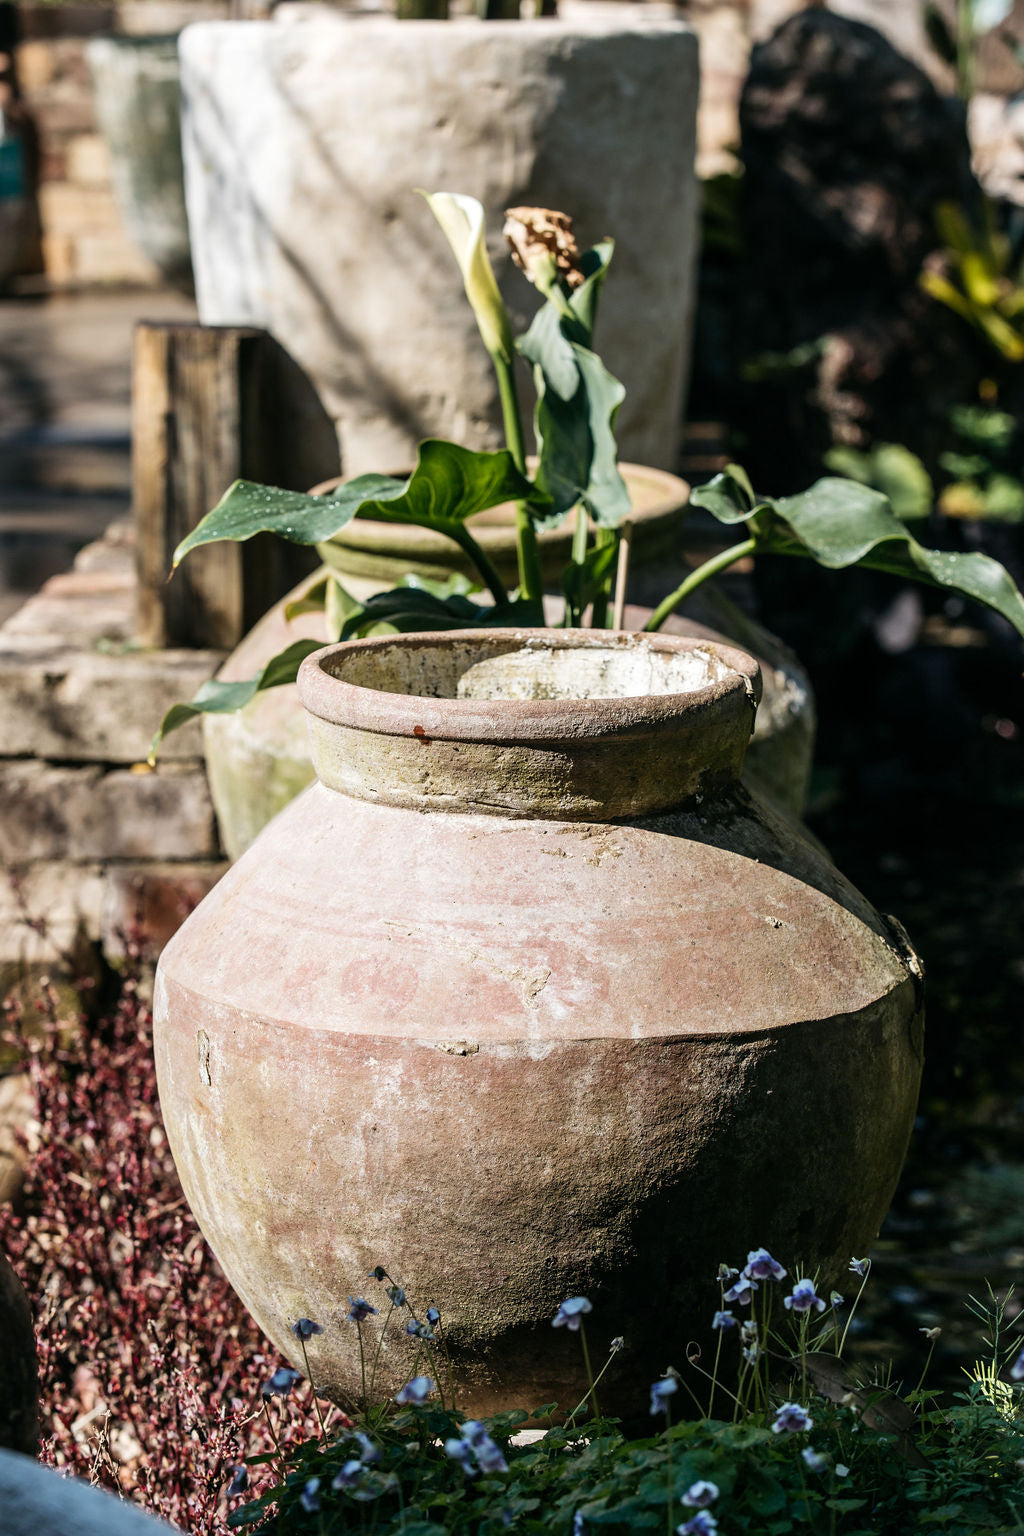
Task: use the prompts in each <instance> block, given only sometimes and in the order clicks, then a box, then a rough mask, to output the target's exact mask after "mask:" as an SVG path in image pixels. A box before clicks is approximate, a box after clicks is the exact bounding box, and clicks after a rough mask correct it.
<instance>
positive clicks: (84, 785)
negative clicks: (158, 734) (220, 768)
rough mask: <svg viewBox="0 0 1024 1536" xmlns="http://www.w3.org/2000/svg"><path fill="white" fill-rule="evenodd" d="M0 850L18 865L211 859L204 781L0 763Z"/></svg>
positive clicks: (181, 769)
mask: <svg viewBox="0 0 1024 1536" xmlns="http://www.w3.org/2000/svg"><path fill="white" fill-rule="evenodd" d="M0 847H2V848H3V849H4V853H5V857H6V858H7V859H8V860H10V861H11V862H12V863H19V864H20V863H29V862H33V861H37V860H44V859H45V860H54V859H70V860H72V861H76V862H77V861H83V862H84V861H89V860H107V859H151V858H152V859H175V858H179V859H206V858H215V857H216V855H217V852H218V845H217V832H216V825H215V822H214V815H213V805H212V803H211V800H210V792H209V789H208V788H207V783H206V774H205V773H204V772H203V770H202V768H201V767H198V766H197V767H192V766H190V765H188V764H183V763H169V764H166V765H165V766H164V767H163V768H162V769H161V771H160V772H159V773H157V772H132V771H130V770H127V771H126V770H125V769H114V770H112V771H109V772H108V771H106V770H104V769H103V768H102V767H100V766H99V764H96V765H95V766H90V767H86V768H82V767H75V768H70V767H65V766H63V765H58V764H52V763H44V762H39V761H25V760H23V759H13V760H9V761H7V762H6V763H4V762H0Z"/></svg>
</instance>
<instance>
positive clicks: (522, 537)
mask: <svg viewBox="0 0 1024 1536" xmlns="http://www.w3.org/2000/svg"><path fill="white" fill-rule="evenodd" d="M491 360H492V362H493V363H494V371H495V373H496V374H497V376H498V393H499V395H500V396H501V415H502V420H503V421H504V423H505V442H506V444H507V446H508V451H509V453H510V454H511V455H512V460H513V463H514V464H515V466H516V468H517V469H518V471H519V473H520V474H521V475H525V474H526V440H525V438H524V437H523V423H522V418H521V417H520V415H519V400H518V398H517V397H516V381H515V376H514V374H513V372H512V363H511V360H510V359H509V358H507V357H503V356H502V355H501V354H500V353H498V352H492V353H491ZM516 542H517V545H518V552H519V591H520V596H521V597H525V598H526V599H527V600H528V601H533V602H538V603H539V602H540V601H541V599H542V598H543V596H544V577H543V574H542V572H541V565H540V550H539V548H538V546H537V530H536V528H534V526H533V519H532V518H531V516H530V509H529V508H528V507H527V505H526V502H525V501H517V502H516Z"/></svg>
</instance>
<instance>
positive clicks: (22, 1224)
mask: <svg viewBox="0 0 1024 1536" xmlns="http://www.w3.org/2000/svg"><path fill="white" fill-rule="evenodd" d="M129 947H130V948H131V945H129ZM135 949H136V956H137V945H136V946H135ZM39 1011H40V1014H41V1024H40V1025H37V1024H36V1023H35V1021H33V1023H32V1029H31V1032H29V1031H27V1030H26V1028H25V1027H24V1026H25V1023H26V1021H25V1019H24V1017H23V1015H22V1013H21V1012H20V1010H19V1009H18V1008H17V1007H16V1006H15V1005H13V1004H11V1003H8V1004H6V1005H5V1024H6V1033H7V1035H8V1036H11V1035H12V1034H13V1035H14V1036H15V1037H16V1038H17V1040H18V1042H19V1043H20V1045H21V1046H22V1048H23V1050H24V1053H25V1061H26V1070H27V1071H28V1072H29V1074H30V1077H31V1081H32V1084H33V1087H34V1090H35V1094H36V1101H37V1112H36V1122H35V1124H34V1125H33V1127H32V1129H31V1135H30V1140H29V1159H28V1168H27V1176H26V1184H25V1190H24V1195H23V1197H22V1199H21V1201H20V1202H19V1207H18V1210H17V1211H15V1210H12V1209H11V1208H9V1207H8V1208H0V1248H2V1249H4V1250H5V1251H6V1253H7V1255H8V1257H9V1258H10V1260H11V1263H12V1264H13V1265H14V1268H15V1270H16V1271H17V1273H18V1275H19V1277H20V1279H21V1281H22V1284H23V1285H24V1287H25V1289H26V1291H27V1292H28V1294H29V1297H30V1299H31V1300H32V1302H33V1305H34V1307H35V1311H36V1335H37V1339H38V1346H39V1374H40V1387H41V1397H42V1400H41V1404H40V1422H41V1425H42V1446H41V1459H42V1460H43V1461H44V1462H47V1463H48V1464H50V1465H51V1466H55V1467H59V1468H62V1469H64V1470H66V1471H67V1472H69V1473H73V1474H75V1475H77V1476H81V1477H85V1478H88V1479H89V1480H90V1481H92V1482H94V1483H99V1484H101V1485H104V1486H106V1487H109V1488H113V1489H116V1490H118V1491H120V1492H121V1493H122V1494H123V1495H124V1496H125V1497H127V1498H129V1499H131V1500H132V1501H134V1502H137V1503H139V1504H142V1505H144V1506H145V1507H146V1508H148V1509H150V1510H151V1511H153V1512H154V1513H156V1514H160V1515H162V1516H164V1518H165V1519H167V1520H170V1521H171V1522H172V1523H173V1524H174V1525H176V1526H178V1527H179V1528H180V1529H182V1530H184V1531H187V1532H189V1533H192V1536H219V1533H221V1532H223V1531H226V1529H227V1526H226V1523H225V1521H226V1512H227V1507H228V1501H227V1496H226V1484H227V1482H228V1480H229V1478H230V1476H231V1472H232V1470H233V1468H234V1466H235V1464H237V1463H238V1462H240V1461H241V1460H242V1458H243V1457H245V1456H252V1455H257V1454H259V1453H260V1452H266V1451H270V1450H273V1448H274V1442H273V1439H272V1436H271V1432H270V1425H269V1424H268V1422H267V1417H266V1414H265V1412H264V1411H263V1408H262V1407H261V1405H262V1404H263V1401H264V1400H263V1399H262V1398H261V1393H260V1389H261V1386H262V1385H263V1383H264V1382H265V1381H266V1380H267V1378H268V1377H269V1376H270V1375H271V1374H272V1373H273V1371H274V1370H275V1368H276V1367H277V1365H278V1364H279V1363H280V1362H279V1359H278V1357H277V1355H276V1352H275V1351H274V1349H273V1346H272V1345H271V1344H269V1343H268V1342H267V1340H266V1339H265V1338H264V1337H263V1335H262V1334H261V1332H260V1330H259V1329H258V1328H257V1326H256V1324H255V1323H254V1322H253V1320H252V1318H251V1317H250V1316H249V1315H248V1313H247V1312H246V1311H245V1309H244V1307H243V1306H242V1304H241V1302H240V1301H239V1300H238V1299H237V1297H236V1296H235V1294H234V1292H233V1291H232V1290H231V1287H230V1286H229V1285H228V1283H227V1281H226V1280H225V1279H224V1276H223V1274H222V1273H221V1271H220V1269H219V1267H218V1265H217V1262H216V1260H215V1259H214V1257H213V1255H212V1253H211V1252H210V1250H209V1248H207V1246H206V1243H205V1242H204V1240H203V1237H202V1235H201V1233H200V1232H199V1230H198V1228H197V1226H196V1224H195V1221H194V1220H193V1218H192V1215H191V1213H190V1211H189V1209H188V1207H187V1205H186V1204H185V1199H184V1196H183V1195H182V1192H181V1186H180V1184H179V1182H178V1177H177V1174H176V1172H175V1168H174V1162H173V1160H172V1158H171V1153H170V1149H169V1147H168V1143H167V1136H166V1133H165V1131H164V1127H163V1123H162V1121H161V1117H160V1108H159V1104H158V1101H157V1090H156V1074H155V1070H154V1066H153V1054H152V1040H151V1030H152V1018H151V1014H150V1010H149V1007H148V1006H147V1004H146V1003H145V1001H144V1000H143V998H142V997H141V996H140V992H139V988H138V985H137V981H136V980H135V979H134V978H133V977H132V976H128V978H127V979H126V980H125V982H124V984H123V986H122V988H121V991H120V997H119V1000H118V1002H117V1003H116V1005H115V1006H114V1007H113V1008H112V1009H111V1010H110V1011H109V1012H108V1013H107V1014H106V1015H105V1016H104V1017H102V1018H101V1019H100V1020H99V1021H98V1022H96V1023H93V1024H90V1025H86V1024H82V1025H81V1027H80V1028H78V1029H70V1030H69V1028H68V1026H67V1023H66V1021H65V1023H64V1024H63V1027H62V1026H61V1023H60V1020H59V1019H58V1018H57V1016H56V1009H55V1006H54V998H53V994H52V993H49V994H48V996H47V997H44V999H43V1001H42V1002H41V1003H40V1005H39ZM312 1406H313V1405H312V1402H311V1400H310V1399H309V1395H308V1392H305V1393H303V1394H302V1397H301V1398H299V1399H295V1398H292V1399H291V1400H290V1401H289V1402H286V1403H282V1402H281V1401H280V1399H275V1401H274V1404H273V1406H272V1407H271V1409H270V1411H271V1412H272V1413H273V1414H274V1420H275V1423H274V1429H275V1430H276V1433H277V1435H278V1436H279V1438H280V1440H281V1442H282V1443H284V1444H287V1443H289V1442H292V1441H296V1440H299V1439H304V1438H309V1437H311V1436H313V1435H315V1434H316V1432H317V1425H316V1420H315V1418H314V1417H313V1414H312ZM257 1487H258V1484H257ZM250 1497H251V1492H250Z"/></svg>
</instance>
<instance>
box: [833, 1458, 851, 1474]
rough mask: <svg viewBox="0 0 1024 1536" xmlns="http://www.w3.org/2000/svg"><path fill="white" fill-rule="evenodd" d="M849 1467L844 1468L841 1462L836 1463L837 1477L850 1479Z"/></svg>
mask: <svg viewBox="0 0 1024 1536" xmlns="http://www.w3.org/2000/svg"><path fill="white" fill-rule="evenodd" d="M849 1475H850V1469H849V1467H844V1466H843V1464H842V1462H841V1461H837V1462H836V1477H849Z"/></svg>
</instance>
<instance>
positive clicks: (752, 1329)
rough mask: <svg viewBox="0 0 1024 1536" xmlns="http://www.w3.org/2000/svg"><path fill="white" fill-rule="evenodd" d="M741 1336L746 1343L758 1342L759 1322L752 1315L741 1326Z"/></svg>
mask: <svg viewBox="0 0 1024 1536" xmlns="http://www.w3.org/2000/svg"><path fill="white" fill-rule="evenodd" d="M740 1338H741V1340H742V1341H743V1343H744V1344H756V1343H757V1323H756V1322H755V1321H754V1319H753V1318H752V1317H750V1318H748V1319H747V1321H746V1322H745V1323H744V1324H743V1326H742V1327H741V1328H740Z"/></svg>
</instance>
